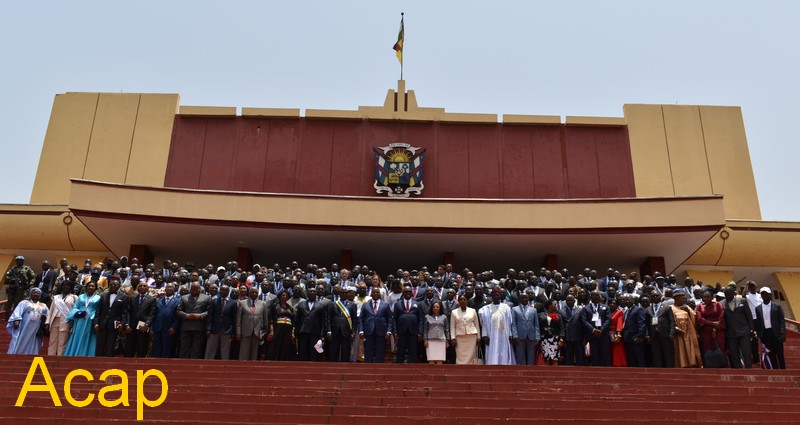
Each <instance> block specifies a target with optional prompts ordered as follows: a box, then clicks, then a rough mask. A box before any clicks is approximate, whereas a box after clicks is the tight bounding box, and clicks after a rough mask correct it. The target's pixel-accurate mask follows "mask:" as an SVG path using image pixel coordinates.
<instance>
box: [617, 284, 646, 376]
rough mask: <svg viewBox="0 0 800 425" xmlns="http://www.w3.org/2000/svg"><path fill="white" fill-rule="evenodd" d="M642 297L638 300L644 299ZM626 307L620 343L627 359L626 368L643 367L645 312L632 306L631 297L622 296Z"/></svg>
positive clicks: (636, 306)
mask: <svg viewBox="0 0 800 425" xmlns="http://www.w3.org/2000/svg"><path fill="white" fill-rule="evenodd" d="M645 297H647V296H646V295H642V296H641V297H640V298H645ZM623 299H624V300H625V303H627V305H628V313H627V314H626V315H625V326H624V327H623V328H622V341H623V342H624V343H625V353H626V355H627V357H628V367H645V348H646V346H645V336H646V335H647V312H646V311H645V310H644V308H642V307H641V306H638V305H634V304H633V297H631V296H624V297H623Z"/></svg>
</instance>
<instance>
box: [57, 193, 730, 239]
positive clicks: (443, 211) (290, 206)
mask: <svg viewBox="0 0 800 425" xmlns="http://www.w3.org/2000/svg"><path fill="white" fill-rule="evenodd" d="M120 196H122V197H123V198H124V199H126V200H127V201H128V202H126V203H125V205H124V207H122V208H123V209H121V207H120V205H119V202H118V201H117V199H118V198H119V197H120ZM219 203H224V204H225V205H227V206H228V208H223V209H216V210H214V209H209V208H207V206H208V205H218V204H219ZM69 206H70V208H71V209H73V210H86V211H94V212H106V213H119V212H120V211H124V213H126V214H133V215H142V216H159V217H176V218H181V219H183V218H187V219H189V218H194V219H213V220H232V221H251V222H268V223H285V224H301V225H308V224H312V225H334V226H358V227H370V226H376V227H397V228H398V229H401V228H404V227H410V228H464V229H473V228H484V229H491V228H496V229H508V228H518V229H548V228H552V229H593V228H634V229H635V228H651V227H672V226H678V227H681V226H686V227H694V226H718V225H722V223H724V216H723V210H722V200H721V199H720V198H719V197H706V198H679V199H674V200H655V199H654V200H637V201H619V200H597V201H591V202H582V203H579V204H576V203H575V202H573V201H541V200H538V201H536V200H535V201H526V202H502V201H500V202H475V201H470V200H467V201H463V200H457V199H453V200H435V201H432V200H416V199H406V200H398V199H386V198H378V199H360V198H340V197H328V196H290V195H287V196H281V195H272V194H244V193H242V194H238V195H236V196H231V195H230V194H227V193H224V192H216V191H191V190H180V189H157V190H153V189H148V188H140V187H129V186H128V187H125V186H118V185H113V184H99V183H91V182H81V181H75V182H73V184H72V190H71V197H70V201H69ZM466 207H468V208H466ZM665 209H668V210H669V211H671V212H670V213H669V214H664V213H663V212H664V210H665ZM599 211H602V213H598V212H599ZM397 217H403V220H402V221H401V222H398V220H397Z"/></svg>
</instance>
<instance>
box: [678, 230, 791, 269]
mask: <svg viewBox="0 0 800 425" xmlns="http://www.w3.org/2000/svg"><path fill="white" fill-rule="evenodd" d="M723 236H724V237H726V238H727V239H725V238H723ZM684 264H687V265H688V264H691V265H709V266H731V267H735V266H740V267H775V268H785V267H800V223H789V222H763V221H728V222H727V224H726V227H725V228H724V229H722V230H721V231H720V232H718V233H717V234H716V235H714V236H713V237H712V238H711V239H710V240H709V241H708V242H706V243H705V244H704V245H703V246H702V247H701V248H700V249H698V250H697V252H695V253H694V255H692V256H691V257H690V258H689V259H688V260H686V261H685V262H684Z"/></svg>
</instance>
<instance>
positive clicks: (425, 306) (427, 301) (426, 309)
mask: <svg viewBox="0 0 800 425" xmlns="http://www.w3.org/2000/svg"><path fill="white" fill-rule="evenodd" d="M435 302H439V303H441V300H440V299H439V297H437V296H436V291H435V290H434V289H433V287H431V286H429V287H427V288H426V289H425V297H424V298H422V300H421V301H419V306H420V308H421V309H422V315H423V316H427V315H429V314H431V307H433V303H435Z"/></svg>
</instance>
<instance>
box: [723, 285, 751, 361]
mask: <svg viewBox="0 0 800 425" xmlns="http://www.w3.org/2000/svg"><path fill="white" fill-rule="evenodd" d="M722 307H723V309H724V310H725V338H726V339H727V341H728V356H729V358H730V363H731V366H733V368H734V369H741V368H742V362H744V367H745V369H750V368H751V367H753V354H752V353H751V350H750V338H752V337H753V335H754V334H755V324H754V323H753V316H752V315H751V314H750V308H749V306H748V305H747V300H745V299H744V298H741V297H739V298H737V297H736V287H735V286H728V287H727V288H725V300H723V301H722Z"/></svg>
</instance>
